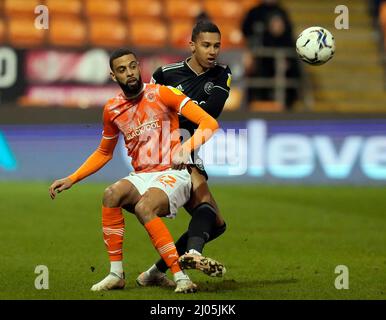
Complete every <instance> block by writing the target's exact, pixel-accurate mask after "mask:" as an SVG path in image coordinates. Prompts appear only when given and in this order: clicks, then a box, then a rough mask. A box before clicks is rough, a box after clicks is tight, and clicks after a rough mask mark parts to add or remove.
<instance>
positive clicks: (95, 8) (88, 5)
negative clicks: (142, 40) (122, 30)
mask: <svg viewBox="0 0 386 320" xmlns="http://www.w3.org/2000/svg"><path fill="white" fill-rule="evenodd" d="M84 1H85V6H84V10H85V15H86V16H87V17H112V18H114V17H117V18H120V17H121V13H122V8H121V2H120V1H119V0H84Z"/></svg>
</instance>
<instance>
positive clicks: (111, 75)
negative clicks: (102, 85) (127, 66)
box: [110, 71, 117, 82]
mask: <svg viewBox="0 0 386 320" xmlns="http://www.w3.org/2000/svg"><path fill="white" fill-rule="evenodd" d="M110 77H111V79H112V80H113V81H115V82H117V78H116V77H115V74H114V72H112V71H110Z"/></svg>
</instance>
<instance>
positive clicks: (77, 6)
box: [46, 0, 82, 17]
mask: <svg viewBox="0 0 386 320" xmlns="http://www.w3.org/2000/svg"><path fill="white" fill-rule="evenodd" d="M46 6H47V7H48V8H49V12H50V15H60V16H61V17H63V16H64V15H66V16H79V15H80V14H82V1H81V0H46Z"/></svg>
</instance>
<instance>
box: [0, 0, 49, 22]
mask: <svg viewBox="0 0 386 320" xmlns="http://www.w3.org/2000/svg"><path fill="white" fill-rule="evenodd" d="M39 4H44V3H42V1H39V0H5V1H4V14H5V16H7V17H8V18H11V17H20V16H22V15H23V16H35V13H34V12H35V7H36V6H38V5H39Z"/></svg>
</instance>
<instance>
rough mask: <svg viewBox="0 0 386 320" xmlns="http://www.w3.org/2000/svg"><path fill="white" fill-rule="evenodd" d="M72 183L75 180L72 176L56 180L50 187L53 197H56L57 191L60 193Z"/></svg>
mask: <svg viewBox="0 0 386 320" xmlns="http://www.w3.org/2000/svg"><path fill="white" fill-rule="evenodd" d="M72 185H73V182H72V181H71V179H70V178H63V179H59V180H55V181H54V182H53V183H52V184H51V186H50V188H49V189H48V190H49V192H50V197H51V199H55V197H56V194H57V193H60V192H62V191H63V190H67V189H70V188H71V186H72Z"/></svg>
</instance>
